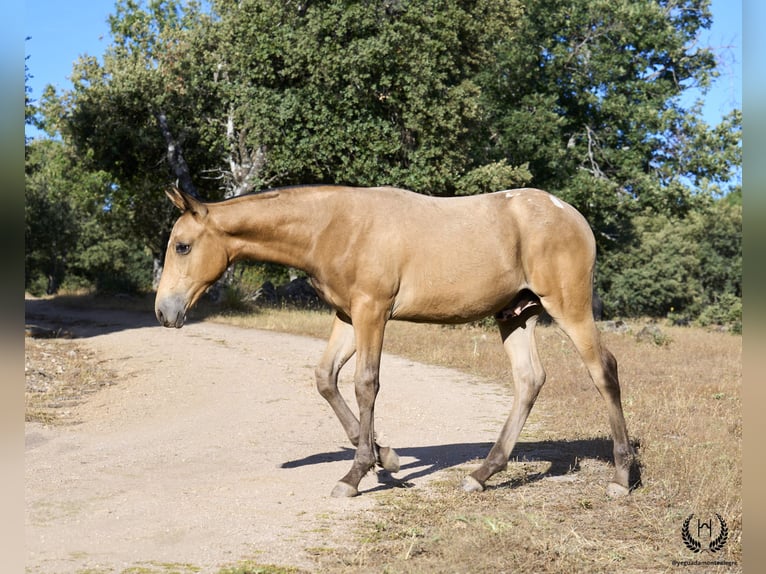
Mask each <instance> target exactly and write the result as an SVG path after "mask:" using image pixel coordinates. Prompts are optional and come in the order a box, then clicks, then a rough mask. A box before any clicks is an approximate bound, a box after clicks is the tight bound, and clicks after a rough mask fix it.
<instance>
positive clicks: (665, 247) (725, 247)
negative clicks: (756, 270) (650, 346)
mask: <svg viewBox="0 0 766 574" xmlns="http://www.w3.org/2000/svg"><path fill="white" fill-rule="evenodd" d="M636 228H637V233H636V238H635V241H634V243H633V245H632V246H631V247H630V248H628V249H626V250H625V251H624V252H622V253H620V254H616V255H615V256H613V257H612V258H610V259H609V261H608V262H607V264H605V265H602V267H601V269H600V284H601V285H600V287H601V292H603V293H604V297H603V299H604V305H605V308H606V310H607V313H608V314H612V315H615V314H616V315H623V316H636V315H649V316H652V317H664V316H667V315H670V314H672V316H673V317H674V318H675V319H676V320H678V321H681V320H684V321H689V320H691V319H693V318H695V317H698V316H700V320H701V321H707V322H708V323H707V324H709V322H710V321H714V320H716V321H717V320H722V321H725V322H724V323H722V324H725V325H731V326H733V327H734V328H736V322H737V321H738V320H739V321H741V297H742V243H741V237H742V206H741V205H737V204H732V203H730V202H727V201H716V202H712V203H711V204H710V205H709V206H708V207H707V208H705V209H704V210H700V211H695V212H692V213H690V214H689V216H688V217H686V218H670V217H667V216H662V217H657V216H655V217H646V216H643V217H639V218H636ZM737 309H739V310H737ZM738 313H739V319H738V318H737V314H738ZM703 315H704V319H703V318H702V317H703Z"/></svg>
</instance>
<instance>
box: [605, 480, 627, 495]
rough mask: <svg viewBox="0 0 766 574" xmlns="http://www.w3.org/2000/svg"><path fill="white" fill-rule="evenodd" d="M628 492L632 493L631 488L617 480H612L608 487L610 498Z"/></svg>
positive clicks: (607, 491)
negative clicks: (618, 482)
mask: <svg viewBox="0 0 766 574" xmlns="http://www.w3.org/2000/svg"><path fill="white" fill-rule="evenodd" d="M628 494H630V490H628V489H627V488H625V487H624V486H623V485H621V484H617V483H616V482H610V483H609V484H608V485H607V487H606V495H607V496H608V497H609V498H622V497H623V496H628Z"/></svg>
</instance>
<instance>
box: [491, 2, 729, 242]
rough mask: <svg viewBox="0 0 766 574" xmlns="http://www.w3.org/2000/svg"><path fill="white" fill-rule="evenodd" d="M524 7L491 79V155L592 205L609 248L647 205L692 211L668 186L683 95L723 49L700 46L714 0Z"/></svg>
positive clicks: (683, 119)
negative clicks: (699, 37) (713, 51)
mask: <svg viewBox="0 0 766 574" xmlns="http://www.w3.org/2000/svg"><path fill="white" fill-rule="evenodd" d="M526 7H527V10H525V12H524V16H523V19H522V21H521V22H520V23H519V25H518V33H517V36H516V37H515V38H514V39H513V40H512V41H510V42H506V43H504V44H503V46H502V48H501V50H500V51H499V57H498V59H497V62H496V65H495V66H494V67H493V68H491V69H489V70H487V71H486V72H485V73H484V74H483V76H482V81H481V85H482V88H483V90H484V93H485V97H486V100H487V104H486V105H487V109H488V110H489V113H491V114H492V116H493V119H492V121H491V124H492V125H493V127H494V128H495V130H496V131H495V133H494V134H493V138H492V143H493V145H492V146H491V148H490V157H493V158H509V162H510V163H512V164H520V163H522V162H529V169H530V171H531V173H532V176H533V183H534V184H535V185H536V186H539V187H543V188H545V189H549V190H551V191H554V192H556V193H558V194H560V195H561V196H563V197H564V198H565V199H567V200H569V201H571V202H572V203H573V204H574V205H575V206H576V207H578V208H579V209H580V210H581V211H582V212H583V213H584V215H585V216H586V218H587V219H588V220H589V221H590V222H591V224H592V225H593V226H594V227H595V229H596V231H597V239H598V242H599V247H600V248H601V250H602V252H608V251H609V250H610V249H615V248H618V247H619V246H620V245H622V244H624V242H625V241H629V239H630V236H631V233H632V229H631V226H630V220H631V217H632V216H633V215H634V214H636V213H641V212H642V211H643V210H644V209H645V208H648V209H650V210H652V211H653V212H655V213H666V214H668V215H672V214H674V213H679V212H682V211H684V210H686V209H688V208H689V201H690V199H691V197H690V193H689V186H675V185H669V182H668V178H667V171H664V170H665V169H667V168H668V162H669V160H670V158H672V157H673V155H674V154H673V152H674V151H677V147H678V144H679V143H681V140H680V139H679V137H680V135H681V134H682V133H684V130H685V129H686V128H688V127H689V125H690V124H689V123H688V122H690V121H692V120H690V113H689V111H687V110H684V109H682V108H681V106H680V103H679V101H680V100H679V96H680V94H681V93H682V92H683V90H684V89H686V88H688V87H691V86H700V87H705V86H707V85H708V83H709V80H710V77H711V75H712V74H713V73H714V68H715V61H714V58H713V55H712V54H711V52H710V51H709V50H707V49H704V48H699V47H698V46H697V45H696V43H695V41H696V36H697V34H698V32H699V30H700V29H702V28H706V27H709V26H710V23H711V19H710V12H709V1H708V0H659V1H657V0H595V1H594V0H575V1H573V2H567V3H562V2H557V1H555V0H536V1H535V2H530V3H528V4H527V6H526ZM696 111H697V110H691V113H692V114H694V113H696ZM684 147H685V150H686V151H688V150H689V149H690V148H689V146H684ZM673 164H674V167H684V168H688V169H690V170H691V169H692V166H688V165H681V164H679V163H678V162H673ZM716 167H717V168H724V167H725V166H716ZM671 169H672V168H671ZM718 173H719V174H720V175H722V176H723V175H726V170H725V169H724V170H723V171H718ZM686 174H689V172H682V173H681V175H686ZM663 177H664V180H663Z"/></svg>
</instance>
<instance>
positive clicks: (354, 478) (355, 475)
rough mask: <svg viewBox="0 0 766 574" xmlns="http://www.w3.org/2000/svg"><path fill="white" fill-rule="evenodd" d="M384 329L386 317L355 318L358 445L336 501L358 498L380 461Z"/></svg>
mask: <svg viewBox="0 0 766 574" xmlns="http://www.w3.org/2000/svg"><path fill="white" fill-rule="evenodd" d="M385 326H386V319H385V316H384V314H383V313H380V314H376V315H373V314H371V313H369V312H368V313H358V314H356V315H355V316H354V334H355V337H356V348H357V362H356V371H355V374H354V390H355V392H356V402H357V404H358V406H359V441H358V444H357V448H356V455H355V456H354V462H353V464H352V465H351V470H350V471H349V472H348V473H347V474H346V475H345V476H344V477H343V478H341V479H340V481H339V482H338V483H337V484H336V485H335V488H334V489H333V491H332V496H335V497H350V496H356V495H357V494H359V490H358V487H359V482H360V481H361V480H362V478H363V477H364V475H365V474H367V473H368V472H369V471H370V469H372V468H373V467H374V466H375V462H376V459H377V458H378V452H377V446H376V444H375V424H374V419H375V398H376V397H377V395H378V389H379V388H380V382H379V376H380V375H379V374H380V355H381V352H382V349H383V331H384V329H385ZM389 450H390V449H389ZM391 452H393V450H391ZM394 456H395V453H394ZM397 466H398V460H397Z"/></svg>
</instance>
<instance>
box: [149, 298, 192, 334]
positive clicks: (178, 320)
mask: <svg viewBox="0 0 766 574" xmlns="http://www.w3.org/2000/svg"><path fill="white" fill-rule="evenodd" d="M154 314H155V315H156V316H157V320H158V321H159V322H160V325H162V326H163V327H175V328H176V329H180V328H181V327H183V326H184V321H185V320H186V305H184V302H183V301H182V300H181V298H180V297H166V298H164V299H162V300H159V299H158V300H157V301H156V302H155V305H154Z"/></svg>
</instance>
